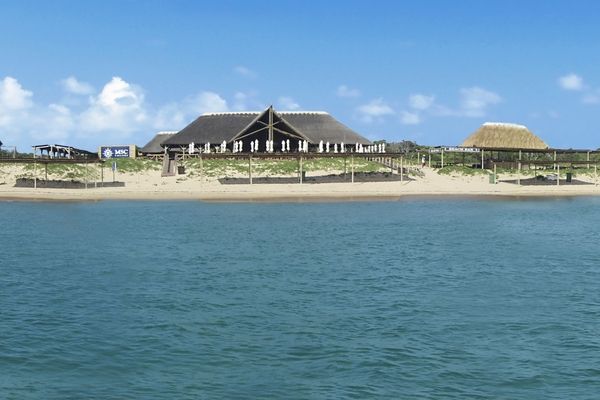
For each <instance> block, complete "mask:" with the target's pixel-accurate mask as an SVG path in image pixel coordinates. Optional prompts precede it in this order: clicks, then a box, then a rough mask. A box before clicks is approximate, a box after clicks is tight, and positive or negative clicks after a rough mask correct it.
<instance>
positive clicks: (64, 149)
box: [32, 144, 98, 159]
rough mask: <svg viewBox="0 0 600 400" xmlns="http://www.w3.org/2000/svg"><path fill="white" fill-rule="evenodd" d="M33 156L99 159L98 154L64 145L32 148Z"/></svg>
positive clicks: (39, 145)
mask: <svg viewBox="0 0 600 400" xmlns="http://www.w3.org/2000/svg"><path fill="white" fill-rule="evenodd" d="M32 149H33V155H34V156H35V157H42V158H86V159H95V158H98V154H96V153H93V152H91V151H87V150H82V149H78V148H76V147H72V146H66V145H62V144H38V145H36V146H32Z"/></svg>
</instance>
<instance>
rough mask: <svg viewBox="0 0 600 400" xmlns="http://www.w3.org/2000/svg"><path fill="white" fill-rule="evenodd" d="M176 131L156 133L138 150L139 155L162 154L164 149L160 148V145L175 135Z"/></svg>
mask: <svg viewBox="0 0 600 400" xmlns="http://www.w3.org/2000/svg"><path fill="white" fill-rule="evenodd" d="M176 133H177V131H161V132H158V133H157V134H156V135H154V137H153V138H152V139H151V140H150V141H149V142H148V143H146V144H145V145H144V146H143V147H142V148H140V153H141V154H142V155H146V156H147V155H157V154H162V153H164V148H163V147H162V143H163V142H164V141H165V140H167V139H169V138H170V137H172V136H173V135H175V134H176Z"/></svg>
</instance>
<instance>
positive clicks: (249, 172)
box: [248, 154, 252, 185]
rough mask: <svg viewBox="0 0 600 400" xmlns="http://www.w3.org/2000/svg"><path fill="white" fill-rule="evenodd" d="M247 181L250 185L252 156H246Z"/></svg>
mask: <svg viewBox="0 0 600 400" xmlns="http://www.w3.org/2000/svg"><path fill="white" fill-rule="evenodd" d="M248 180H249V181H250V184H251V185H252V154H251V155H250V156H248Z"/></svg>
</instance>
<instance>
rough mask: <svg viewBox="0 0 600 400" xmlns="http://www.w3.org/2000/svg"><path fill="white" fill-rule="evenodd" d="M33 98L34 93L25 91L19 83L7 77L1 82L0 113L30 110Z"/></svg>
mask: <svg viewBox="0 0 600 400" xmlns="http://www.w3.org/2000/svg"><path fill="white" fill-rule="evenodd" d="M32 96H33V93H32V92H30V91H29V90H25V89H23V86H21V84H20V83H19V81H17V80H16V79H15V78H12V77H10V76H7V77H6V78H4V79H3V80H2V81H0V112H6V111H16V110H23V109H25V108H29V107H31V105H32V101H31V97H32Z"/></svg>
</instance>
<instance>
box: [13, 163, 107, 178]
mask: <svg viewBox="0 0 600 400" xmlns="http://www.w3.org/2000/svg"><path fill="white" fill-rule="evenodd" d="M45 175H46V167H45V164H42V163H38V164H36V165H34V164H24V165H23V174H21V175H19V176H17V177H18V178H34V177H37V178H38V179H42V178H45ZM48 179H59V180H70V181H84V180H88V181H89V180H95V179H100V171H99V170H98V166H97V164H88V165H87V167H86V165H85V164H48Z"/></svg>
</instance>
